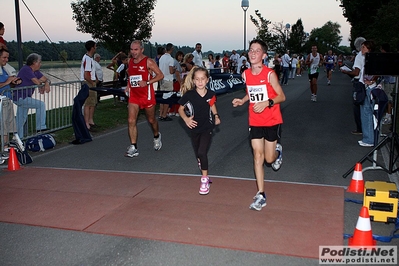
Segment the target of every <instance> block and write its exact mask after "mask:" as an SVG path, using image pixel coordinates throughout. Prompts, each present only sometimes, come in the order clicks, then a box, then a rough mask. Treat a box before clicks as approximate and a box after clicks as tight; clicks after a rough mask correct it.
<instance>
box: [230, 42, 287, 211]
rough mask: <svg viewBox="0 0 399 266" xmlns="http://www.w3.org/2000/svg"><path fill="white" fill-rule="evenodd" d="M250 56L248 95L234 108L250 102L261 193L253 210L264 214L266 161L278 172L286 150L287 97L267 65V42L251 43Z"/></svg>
mask: <svg viewBox="0 0 399 266" xmlns="http://www.w3.org/2000/svg"><path fill="white" fill-rule="evenodd" d="M248 56H249V61H250V62H251V68H250V69H247V70H245V71H244V72H243V74H242V78H243V79H244V80H245V83H246V85H247V94H246V95H245V97H244V98H242V99H238V98H236V99H234V100H233V106H234V107H237V106H240V105H243V104H244V103H245V102H247V101H248V100H249V102H250V103H249V129H250V138H251V146H252V150H253V155H254V168H255V177H256V184H257V186H258V193H256V195H255V197H254V198H253V199H254V201H253V203H252V204H251V205H250V206H249V208H250V209H252V210H257V211H260V210H261V209H262V208H263V207H265V206H266V194H265V190H264V186H265V184H264V178H265V177H264V168H263V164H264V162H265V161H266V162H267V163H269V164H271V165H272V168H273V169H274V170H275V171H277V170H278V169H280V166H281V163H282V160H283V158H282V150H283V148H282V146H281V144H280V143H277V140H278V139H279V138H280V126H281V124H282V123H283V119H282V116H281V111H280V103H281V102H284V101H285V95H284V92H283V90H282V88H281V86H280V83H279V81H278V77H277V75H276V73H275V72H274V71H273V70H271V69H269V68H268V67H266V66H265V65H264V64H263V59H265V57H266V56H267V45H266V43H265V42H263V41H261V40H253V41H251V43H250V47H249V53H248Z"/></svg>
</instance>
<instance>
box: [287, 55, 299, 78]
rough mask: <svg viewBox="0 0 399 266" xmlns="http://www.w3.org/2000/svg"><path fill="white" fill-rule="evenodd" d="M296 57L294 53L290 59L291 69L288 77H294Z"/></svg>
mask: <svg viewBox="0 0 399 266" xmlns="http://www.w3.org/2000/svg"><path fill="white" fill-rule="evenodd" d="M297 57H298V56H297V55H296V54H294V55H293V56H292V59H291V70H290V76H289V78H290V79H295V73H296V66H297V64H298V59H297Z"/></svg>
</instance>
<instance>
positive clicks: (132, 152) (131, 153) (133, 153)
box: [125, 145, 139, 158]
mask: <svg viewBox="0 0 399 266" xmlns="http://www.w3.org/2000/svg"><path fill="white" fill-rule="evenodd" d="M125 156H126V157H130V158H133V157H137V156H139V150H138V149H136V146H134V145H130V146H129V147H127V150H126V153H125Z"/></svg>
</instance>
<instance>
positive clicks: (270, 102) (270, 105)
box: [268, 99, 274, 108]
mask: <svg viewBox="0 0 399 266" xmlns="http://www.w3.org/2000/svg"><path fill="white" fill-rule="evenodd" d="M268 101H269V108H271V107H273V105H274V101H273V100H272V99H269V100H268Z"/></svg>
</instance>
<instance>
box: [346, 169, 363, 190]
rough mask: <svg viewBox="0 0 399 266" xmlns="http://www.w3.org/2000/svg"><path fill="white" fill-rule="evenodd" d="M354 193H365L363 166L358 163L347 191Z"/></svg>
mask: <svg viewBox="0 0 399 266" xmlns="http://www.w3.org/2000/svg"><path fill="white" fill-rule="evenodd" d="M346 191H347V192H352V193H362V194H363V192H364V181H363V173H362V164H361V163H357V164H356V166H355V171H353V175H352V181H351V183H350V185H349V187H348V189H347V190H346Z"/></svg>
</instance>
